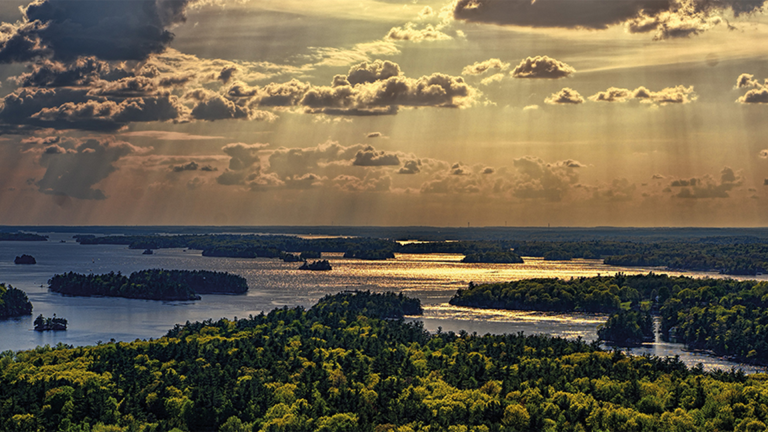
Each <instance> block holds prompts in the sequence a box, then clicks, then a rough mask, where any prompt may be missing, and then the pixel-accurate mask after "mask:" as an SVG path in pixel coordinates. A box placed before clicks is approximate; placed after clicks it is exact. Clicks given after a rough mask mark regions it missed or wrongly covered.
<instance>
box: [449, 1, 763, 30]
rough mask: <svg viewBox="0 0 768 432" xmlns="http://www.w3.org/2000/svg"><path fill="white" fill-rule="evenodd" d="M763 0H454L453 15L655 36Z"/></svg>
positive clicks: (702, 24)
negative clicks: (621, 29) (619, 27)
mask: <svg viewBox="0 0 768 432" xmlns="http://www.w3.org/2000/svg"><path fill="white" fill-rule="evenodd" d="M763 2H764V0H618V1H605V0H578V1H574V0H533V1H531V0H456V1H455V2H454V4H453V15H454V18H455V19H458V20H463V21H469V22H479V23H488V24H498V25H513V26H524V27H558V28H569V29H592V30H603V29H606V28H608V27H610V26H612V25H617V24H627V28H628V30H629V31H630V32H631V33H648V32H655V35H654V39H656V40H662V39H669V38H679V37H688V36H691V35H695V34H698V33H700V32H702V31H705V30H707V29H709V28H711V27H712V26H714V25H717V24H719V23H720V22H721V21H722V19H721V18H720V17H719V16H718V14H719V13H721V12H723V11H727V10H730V11H732V12H733V14H734V15H735V16H737V17H738V16H739V15H741V14H749V13H753V12H757V11H760V10H761V8H762V6H763Z"/></svg>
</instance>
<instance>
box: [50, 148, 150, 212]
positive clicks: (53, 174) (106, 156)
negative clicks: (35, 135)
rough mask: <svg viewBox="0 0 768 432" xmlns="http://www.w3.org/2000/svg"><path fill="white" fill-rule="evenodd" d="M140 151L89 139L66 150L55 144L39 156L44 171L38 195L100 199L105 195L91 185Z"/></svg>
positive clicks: (140, 151)
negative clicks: (127, 157)
mask: <svg viewBox="0 0 768 432" xmlns="http://www.w3.org/2000/svg"><path fill="white" fill-rule="evenodd" d="M142 152H143V150H142V149H140V148H138V147H135V146H133V145H131V144H129V143H127V142H124V141H112V140H95V139H90V140H84V141H79V142H77V144H76V145H74V146H73V147H71V148H67V149H65V148H64V147H62V146H59V145H56V144H54V145H52V146H48V147H46V148H45V149H44V150H43V151H42V152H41V154H40V158H39V163H40V165H41V166H43V167H45V168H46V171H45V174H44V175H43V178H42V179H40V180H39V181H37V182H36V183H35V184H36V185H37V187H38V188H39V191H40V192H42V193H45V194H49V195H59V196H68V197H72V198H78V199H89V200H103V199H105V198H106V195H105V194H104V192H103V191H102V190H101V189H94V188H93V186H94V185H96V184H97V183H99V182H100V181H102V180H104V179H105V178H107V177H108V176H109V175H110V174H111V173H113V172H115V171H116V170H117V168H115V166H114V163H115V162H117V161H118V160H119V159H121V158H123V157H125V156H127V155H129V154H132V153H142ZM83 167H88V168H87V169H83Z"/></svg>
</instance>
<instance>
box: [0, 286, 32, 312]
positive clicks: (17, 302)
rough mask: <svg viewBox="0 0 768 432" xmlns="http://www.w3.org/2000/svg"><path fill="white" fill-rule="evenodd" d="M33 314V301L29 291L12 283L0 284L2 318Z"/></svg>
mask: <svg viewBox="0 0 768 432" xmlns="http://www.w3.org/2000/svg"><path fill="white" fill-rule="evenodd" d="M24 315H32V303H31V302H30V301H29V298H27V293H25V292H24V291H22V290H20V289H16V288H14V287H12V286H10V285H7V286H6V285H5V284H0V319H6V318H13V317H18V316H24Z"/></svg>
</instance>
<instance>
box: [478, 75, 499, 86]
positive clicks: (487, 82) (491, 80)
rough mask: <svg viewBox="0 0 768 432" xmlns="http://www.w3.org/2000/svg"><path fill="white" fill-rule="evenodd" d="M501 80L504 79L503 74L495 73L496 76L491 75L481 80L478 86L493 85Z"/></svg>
mask: <svg viewBox="0 0 768 432" xmlns="http://www.w3.org/2000/svg"><path fill="white" fill-rule="evenodd" d="M503 79H504V74H503V73H497V74H493V75H491V76H489V77H486V78H483V79H482V81H480V84H481V85H491V84H493V83H497V82H500V81H501V80H503Z"/></svg>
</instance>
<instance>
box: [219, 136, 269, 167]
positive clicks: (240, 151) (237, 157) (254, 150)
mask: <svg viewBox="0 0 768 432" xmlns="http://www.w3.org/2000/svg"><path fill="white" fill-rule="evenodd" d="M267 145H268V144H261V143H256V144H245V143H233V144H227V145H225V146H224V147H222V148H221V151H223V152H224V153H225V154H226V155H227V156H229V157H230V158H231V159H230V160H229V169H230V170H235V171H239V170H243V169H246V168H249V167H251V166H253V165H255V164H257V163H258V162H259V160H260V157H259V152H260V151H261V150H262V149H264V147H267Z"/></svg>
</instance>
